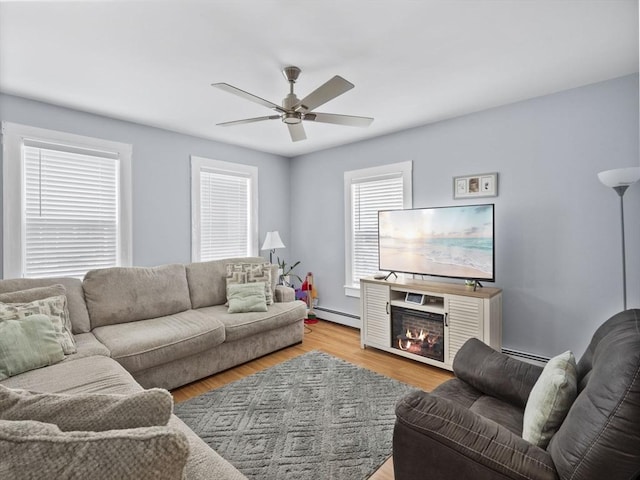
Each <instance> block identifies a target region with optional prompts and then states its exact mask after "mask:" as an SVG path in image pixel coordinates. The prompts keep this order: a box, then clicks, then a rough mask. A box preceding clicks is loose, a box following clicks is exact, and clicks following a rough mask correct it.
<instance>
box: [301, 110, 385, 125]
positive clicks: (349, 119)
mask: <svg viewBox="0 0 640 480" xmlns="http://www.w3.org/2000/svg"><path fill="white" fill-rule="evenodd" d="M304 120H308V121H310V122H321V123H333V124H336V125H348V126H349V127H368V126H369V125H371V122H373V118H371V117H356V116H354V115H338V114H337V113H315V112H314V113H306V114H305V115H304Z"/></svg>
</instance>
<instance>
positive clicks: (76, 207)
mask: <svg viewBox="0 0 640 480" xmlns="http://www.w3.org/2000/svg"><path fill="white" fill-rule="evenodd" d="M23 158H24V180H25V188H24V200H25V202H24V205H25V219H24V229H25V235H24V242H25V247H24V251H25V258H24V262H25V265H24V275H25V277H32V278H34V277H50V276H76V277H80V276H83V275H84V274H85V273H86V272H87V271H88V270H91V269H93V268H103V267H111V266H115V265H118V264H119V258H118V251H119V245H118V233H119V231H118V229H119V225H118V217H119V212H118V197H119V195H118V192H119V182H118V179H119V176H120V171H119V162H118V154H117V153H115V152H96V151H84V152H83V151H82V150H80V149H72V148H65V147H64V146H55V145H46V144H42V143H41V142H33V141H29V140H25V141H24V148H23Z"/></svg>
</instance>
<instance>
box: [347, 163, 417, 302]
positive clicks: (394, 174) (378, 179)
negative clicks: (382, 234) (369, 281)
mask: <svg viewBox="0 0 640 480" xmlns="http://www.w3.org/2000/svg"><path fill="white" fill-rule="evenodd" d="M411 168H412V167H411V162H401V163H395V164H391V165H383V166H380V167H372V168H365V169H362V170H352V171H349V172H345V174H344V188H345V195H344V198H345V232H346V235H345V236H346V239H345V260H346V262H345V263H346V283H345V293H346V295H349V296H356V297H357V296H360V278H362V277H366V276H368V275H372V274H374V273H375V272H377V271H378V210H393V209H402V208H411Z"/></svg>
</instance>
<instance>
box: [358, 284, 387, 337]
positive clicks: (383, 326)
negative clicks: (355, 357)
mask: <svg viewBox="0 0 640 480" xmlns="http://www.w3.org/2000/svg"><path fill="white" fill-rule="evenodd" d="M362 287H363V290H364V291H363V292H361V293H362V300H363V302H362V327H363V335H364V338H363V344H365V345H371V346H372V347H381V348H389V347H390V346H391V317H390V306H389V287H388V286H386V285H377V284H372V283H363V284H362Z"/></svg>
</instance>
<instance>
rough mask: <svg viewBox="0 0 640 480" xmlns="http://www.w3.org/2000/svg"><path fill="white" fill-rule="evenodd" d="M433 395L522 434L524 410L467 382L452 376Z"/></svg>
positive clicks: (517, 433)
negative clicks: (486, 393)
mask: <svg viewBox="0 0 640 480" xmlns="http://www.w3.org/2000/svg"><path fill="white" fill-rule="evenodd" d="M431 394H432V395H435V396H439V397H443V398H446V399H448V400H450V401H452V402H454V403H456V404H458V405H460V406H462V407H464V408H468V409H469V410H471V411H472V412H474V413H476V414H478V415H481V416H483V417H484V418H488V419H489V420H493V421H494V422H496V423H498V424H500V425H502V426H503V427H505V428H507V429H509V430H510V431H511V432H513V433H514V434H516V435H521V434H522V418H523V414H524V410H523V409H522V408H520V407H518V406H517V405H514V404H512V403H509V402H505V401H503V400H501V399H499V398H496V397H492V396H490V395H485V394H484V393H482V392H481V391H480V390H477V389H475V388H474V387H472V386H471V385H469V384H468V383H467V382H465V381H463V380H460V379H459V378H452V379H451V380H447V381H446V382H444V383H442V384H440V385H438V387H436V388H435V389H434V390H433V392H432V393H431Z"/></svg>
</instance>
